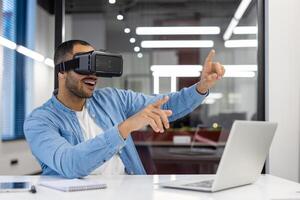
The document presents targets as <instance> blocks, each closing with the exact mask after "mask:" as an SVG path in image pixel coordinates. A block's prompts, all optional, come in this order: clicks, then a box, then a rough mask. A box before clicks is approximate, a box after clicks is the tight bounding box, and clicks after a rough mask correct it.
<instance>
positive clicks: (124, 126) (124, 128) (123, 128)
mask: <svg viewBox="0 0 300 200" xmlns="http://www.w3.org/2000/svg"><path fill="white" fill-rule="evenodd" d="M118 129H119V132H120V134H121V136H122V137H123V139H126V138H127V137H128V135H129V134H130V133H131V129H130V126H129V124H128V121H127V120H125V121H123V122H122V123H121V124H119V126H118Z"/></svg>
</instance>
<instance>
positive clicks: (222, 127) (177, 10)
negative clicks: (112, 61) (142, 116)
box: [0, 0, 300, 182]
mask: <svg viewBox="0 0 300 200" xmlns="http://www.w3.org/2000/svg"><path fill="white" fill-rule="evenodd" d="M0 2H1V5H0V55H1V56H0V88H1V90H0V96H1V98H0V133H1V142H0V174H1V175H24V174H39V173H40V171H41V169H40V167H39V165H38V163H37V162H36V160H35V159H34V157H33V156H32V155H31V152H30V150H29V148H28V145H27V144H26V141H25V139H24V134H23V122H24V118H25V117H26V116H27V115H28V114H29V113H30V112H31V111H32V110H33V109H34V108H36V107H38V106H40V105H42V104H43V103H44V102H46V101H47V100H48V99H49V98H50V97H51V95H52V92H53V89H54V66H53V54H54V41H55V38H54V37H55V19H54V0H1V1H0ZM259 4H261V5H259ZM299 4H300V3H299V2H298V1H297V0H288V1H284V2H282V1H276V0H275V1H270V0H265V1H260V0H252V1H251V0H249V1H244V0H212V1H206V0H115V1H114V0H85V1H80V0H65V11H66V13H65V20H64V23H65V32H64V34H65V40H70V39H81V40H85V41H87V42H89V43H91V44H92V45H93V46H94V47H95V48H97V49H103V50H107V51H110V52H117V53H120V54H122V56H123V59H124V73H123V75H122V77H120V78H100V79H99V81H98V83H97V88H103V87H116V88H121V89H130V90H133V91H137V92H143V93H145V94H149V95H150V94H158V93H168V92H175V91H178V90H180V89H181V88H183V87H187V86H190V85H192V84H194V83H196V82H197V81H198V80H199V76H200V71H201V65H202V64H203V62H204V59H205V57H206V55H207V54H208V52H209V50H210V49H211V48H214V49H215V50H216V57H215V60H216V61H220V62H221V63H222V64H223V65H224V66H225V68H226V74H225V77H224V78H223V80H221V81H220V82H219V83H218V84H217V85H216V86H215V87H214V88H213V89H212V90H210V95H209V96H208V97H207V98H206V100H205V101H204V102H203V104H202V105H201V106H199V107H198V108H197V109H196V110H195V111H194V112H192V113H191V114H189V115H187V116H186V117H184V118H182V119H180V120H177V121H175V122H172V123H171V128H170V129H169V130H167V131H166V132H165V133H163V134H159V133H154V132H153V131H152V130H151V129H150V128H148V129H144V130H141V131H137V132H135V133H132V136H133V138H134V140H135V144H136V147H137V150H138V152H139V154H140V157H141V159H142V162H143V164H144V166H145V168H146V171H147V173H148V174H198V173H200V174H208V173H215V172H216V169H217V166H218V163H219V161H220V158H221V155H222V151H223V149H224V145H225V143H226V140H227V137H228V134H229V131H230V128H231V125H232V123H233V121H234V120H270V121H276V122H278V123H279V127H278V130H277V133H276V137H275V140H274V142H273V145H272V148H271V151H270V154H269V157H268V160H267V162H266V166H265V171H266V172H267V173H271V174H274V175H277V176H280V177H283V178H287V179H290V180H294V181H297V182H299V173H300V165H299V156H300V155H299V150H300V149H299V142H300V138H299V133H300V127H299V122H300V116H299V115H300V96H299V95H300V87H299V86H300V81H299V80H300V79H299V78H298V74H299V72H300V69H299V67H298V65H299V63H298V59H297V58H298V57H299V55H300V50H299V48H298V47H299V45H300V39H299V33H300V26H299V24H298V20H297V19H299V17H300V14H299V13H298V12H297V8H299V6H300V5H299ZM239 8H240V9H241V10H239V12H237V10H238V9H239ZM260 8H261V10H259V9H260ZM243 10H244V12H243ZM259 24H260V28H259ZM151 27H152V28H151ZM153 27H157V28H159V27H181V28H179V29H173V30H171V31H170V30H167V29H165V30H156V29H154V28H153ZM191 27H202V28H203V29H202V30H200V33H199V30H197V29H196V30H195V29H191ZM205 27H206V28H205ZM189 28H190V29H189ZM168 31H169V32H168ZM189 40H197V41H198V42H189ZM162 41H163V42H162ZM257 140H258V141H259V138H257ZM203 143H205V145H203ZM215 145H217V148H215ZM191 149H193V150H194V151H190V150H191ZM191 152H193V153H191Z"/></svg>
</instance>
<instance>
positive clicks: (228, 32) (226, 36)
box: [223, 18, 239, 40]
mask: <svg viewBox="0 0 300 200" xmlns="http://www.w3.org/2000/svg"><path fill="white" fill-rule="evenodd" d="M238 23H239V21H237V20H236V19H234V18H232V19H231V21H230V23H229V25H228V27H227V29H226V31H225V33H224V35H223V39H224V40H229V38H230V37H231V35H232V32H233V30H234V28H235V27H236V26H237V25H238Z"/></svg>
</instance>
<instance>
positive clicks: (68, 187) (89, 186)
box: [39, 179, 107, 192]
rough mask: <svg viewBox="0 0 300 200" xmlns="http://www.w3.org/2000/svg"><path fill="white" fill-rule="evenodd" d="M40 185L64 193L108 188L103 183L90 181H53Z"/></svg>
mask: <svg viewBox="0 0 300 200" xmlns="http://www.w3.org/2000/svg"><path fill="white" fill-rule="evenodd" d="M39 185H41V186H45V187H48V188H52V189H56V190H60V191H64V192H75V191H83V190H95V189H103V188H106V187H107V186H106V184H105V183H103V182H102V181H98V180H88V179H63V180H51V181H43V182H40V183H39Z"/></svg>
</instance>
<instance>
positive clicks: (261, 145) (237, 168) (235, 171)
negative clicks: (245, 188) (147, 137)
mask: <svg viewBox="0 0 300 200" xmlns="http://www.w3.org/2000/svg"><path fill="white" fill-rule="evenodd" d="M276 128H277V123H272V122H261V121H235V122H234V123H233V125H232V129H231V131H230V134H229V138H228V140H227V143H226V147H225V149H224V152H223V155H222V158H221V161H220V163H219V167H218V170H217V173H216V175H215V176H213V177H211V178H210V179H207V180H204V179H202V180H197V179H193V180H191V179H189V180H176V181H172V182H167V183H161V184H160V185H161V186H163V187H168V188H178V189H188V190H197V191H206V192H216V191H219V190H224V189H228V188H233V187H238V186H242V185H247V184H251V183H254V182H255V181H256V180H257V179H258V177H259V176H260V174H261V171H262V168H263V166H264V162H265V160H266V158H267V155H268V152H269V149H270V146H271V143H272V140H273V137H274V134H275V130H276Z"/></svg>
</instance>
